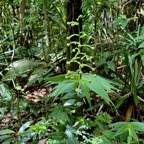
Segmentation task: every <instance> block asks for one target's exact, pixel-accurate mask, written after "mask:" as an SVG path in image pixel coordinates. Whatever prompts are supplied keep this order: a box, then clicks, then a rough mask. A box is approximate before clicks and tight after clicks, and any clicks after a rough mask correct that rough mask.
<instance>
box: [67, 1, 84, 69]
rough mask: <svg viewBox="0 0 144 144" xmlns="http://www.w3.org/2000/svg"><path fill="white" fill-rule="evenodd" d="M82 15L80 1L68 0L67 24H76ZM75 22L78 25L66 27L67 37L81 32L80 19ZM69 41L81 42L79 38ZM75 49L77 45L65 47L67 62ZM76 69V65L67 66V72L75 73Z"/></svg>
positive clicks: (74, 37)
mask: <svg viewBox="0 0 144 144" xmlns="http://www.w3.org/2000/svg"><path fill="white" fill-rule="evenodd" d="M81 14H82V0H69V1H68V3H67V22H72V21H74V22H76V21H77V18H78V17H79V16H80V15H81ZM77 22H79V25H74V26H69V25H68V27H67V31H68V35H69V36H70V35H72V34H79V33H80V31H82V19H79V20H78V21H77ZM70 41H71V42H72V41H76V42H80V43H81V42H82V41H81V40H80V39H79V36H73V37H72V38H71V39H70ZM76 47H77V44H73V45H71V46H69V47H67V61H69V60H71V59H72V58H73V56H74V55H75V53H74V52H72V50H73V49H75V48H76ZM77 69H78V64H76V63H71V64H70V65H69V66H67V70H71V71H75V70H77Z"/></svg>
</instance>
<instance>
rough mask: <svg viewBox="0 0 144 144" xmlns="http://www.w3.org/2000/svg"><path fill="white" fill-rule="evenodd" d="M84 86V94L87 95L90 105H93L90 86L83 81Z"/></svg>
mask: <svg viewBox="0 0 144 144" xmlns="http://www.w3.org/2000/svg"><path fill="white" fill-rule="evenodd" d="M82 86H83V88H84V95H85V97H86V99H87V101H88V103H89V105H90V107H91V100H90V92H89V88H88V86H87V85H86V84H85V83H84V82H82Z"/></svg>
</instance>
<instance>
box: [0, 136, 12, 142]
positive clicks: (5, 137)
mask: <svg viewBox="0 0 144 144" xmlns="http://www.w3.org/2000/svg"><path fill="white" fill-rule="evenodd" d="M10 137H11V135H0V141H1V140H5V139H7V138H10Z"/></svg>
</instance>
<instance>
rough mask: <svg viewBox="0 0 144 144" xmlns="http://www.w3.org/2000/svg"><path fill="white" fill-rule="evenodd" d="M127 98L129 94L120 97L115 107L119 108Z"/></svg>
mask: <svg viewBox="0 0 144 144" xmlns="http://www.w3.org/2000/svg"><path fill="white" fill-rule="evenodd" d="M127 98H128V97H127V96H123V97H122V98H120V99H119V100H118V102H117V103H116V106H115V108H116V109H118V108H119V107H120V106H121V105H122V104H123V103H124V101H125V100H126V99H127Z"/></svg>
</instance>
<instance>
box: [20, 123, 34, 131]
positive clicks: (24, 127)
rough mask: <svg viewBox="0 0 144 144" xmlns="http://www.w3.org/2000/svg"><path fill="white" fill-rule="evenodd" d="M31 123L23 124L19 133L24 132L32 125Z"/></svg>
mask: <svg viewBox="0 0 144 144" xmlns="http://www.w3.org/2000/svg"><path fill="white" fill-rule="evenodd" d="M32 122H33V121H28V122H26V123H25V124H23V125H22V126H21V128H20V129H19V133H21V132H23V131H25V130H26V129H27V128H28V127H29V126H30V125H31V124H32Z"/></svg>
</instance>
